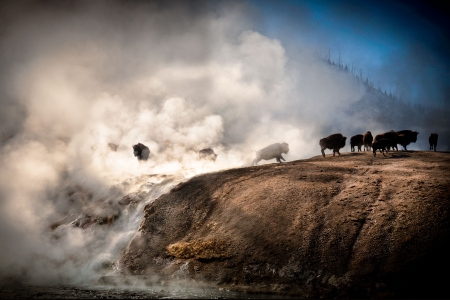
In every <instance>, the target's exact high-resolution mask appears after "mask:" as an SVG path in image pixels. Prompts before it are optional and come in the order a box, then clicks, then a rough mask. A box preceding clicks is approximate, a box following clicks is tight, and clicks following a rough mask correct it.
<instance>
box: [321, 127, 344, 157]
mask: <svg viewBox="0 0 450 300" xmlns="http://www.w3.org/2000/svg"><path fill="white" fill-rule="evenodd" d="M346 140H347V137H345V136H343V135H342V134H341V133H335V134H332V135H330V136H328V137H326V138H323V139H321V140H320V141H319V145H320V151H322V155H323V157H325V151H324V150H325V149H331V150H333V156H334V154H335V153H336V152H337V154H339V155H341V153H339V149H341V148H344V147H345V141H346Z"/></svg>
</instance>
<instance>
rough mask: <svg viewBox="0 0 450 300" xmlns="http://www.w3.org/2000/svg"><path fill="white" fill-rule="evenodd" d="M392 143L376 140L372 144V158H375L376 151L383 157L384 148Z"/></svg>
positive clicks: (385, 140) (386, 140)
mask: <svg viewBox="0 0 450 300" xmlns="http://www.w3.org/2000/svg"><path fill="white" fill-rule="evenodd" d="M391 143H392V141H390V140H388V139H378V140H376V141H375V142H373V143H372V151H373V156H377V150H380V152H381V153H382V154H383V156H386V155H384V152H385V151H386V152H387V150H386V147H388V146H389V145H390V144H391Z"/></svg>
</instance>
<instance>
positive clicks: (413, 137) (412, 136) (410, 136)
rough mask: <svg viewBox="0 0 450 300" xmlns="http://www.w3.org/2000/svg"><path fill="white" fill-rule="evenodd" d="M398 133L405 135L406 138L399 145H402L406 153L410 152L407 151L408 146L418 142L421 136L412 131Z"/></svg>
mask: <svg viewBox="0 0 450 300" xmlns="http://www.w3.org/2000/svg"><path fill="white" fill-rule="evenodd" d="M397 133H398V134H403V135H404V138H403V139H402V141H401V142H400V143H399V144H400V145H402V146H403V148H405V151H407V150H408V149H406V146H408V145H409V144H411V143H415V142H417V135H418V134H419V133H418V132H417V131H412V130H400V131H397Z"/></svg>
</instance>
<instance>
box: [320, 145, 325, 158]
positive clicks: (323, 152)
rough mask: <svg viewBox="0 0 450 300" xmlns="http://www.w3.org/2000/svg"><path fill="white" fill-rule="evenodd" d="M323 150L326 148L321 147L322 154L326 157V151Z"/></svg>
mask: <svg viewBox="0 0 450 300" xmlns="http://www.w3.org/2000/svg"><path fill="white" fill-rule="evenodd" d="M323 150H325V148H324V147H320V151H321V152H322V156H323V157H325V151H323Z"/></svg>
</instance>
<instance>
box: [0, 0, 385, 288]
mask: <svg viewBox="0 0 450 300" xmlns="http://www.w3.org/2000/svg"><path fill="white" fill-rule="evenodd" d="M58 3H59V4H58ZM26 4H27V5H24V6H22V5H17V4H16V5H14V4H10V6H9V7H7V11H8V12H11V14H12V16H10V17H9V18H7V19H6V21H5V20H4V21H3V22H4V23H5V24H6V25H8V26H5V27H3V26H2V27H3V29H2V32H1V40H0V42H1V47H0V62H1V63H2V74H1V77H0V79H1V80H0V86H1V94H0V97H1V105H2V110H1V113H0V114H1V115H0V117H1V118H0V124H1V132H0V134H1V138H2V141H1V143H2V144H1V148H0V165H1V166H2V168H1V169H0V197H1V204H0V205H1V210H0V213H1V215H0V234H1V235H0V236H1V238H2V244H3V246H2V250H1V255H0V257H1V258H0V276H2V277H8V276H13V277H18V278H21V279H23V280H26V281H28V282H53V283H55V282H59V281H62V282H67V281H69V282H77V281H81V280H82V278H84V279H85V280H86V279H88V280H90V279H91V278H92V277H93V276H94V277H95V274H96V273H95V271H96V270H97V269H98V266H99V265H101V264H102V263H103V262H108V261H114V259H117V258H118V255H119V253H120V251H121V249H122V248H123V247H124V246H125V245H126V243H127V242H128V241H129V240H130V239H131V236H132V235H133V234H134V233H135V231H136V229H137V227H138V225H139V222H140V219H141V218H140V216H141V215H140V214H139V208H138V209H137V210H136V211H129V212H126V214H128V219H126V218H124V217H121V218H120V219H119V221H120V220H122V221H120V222H119V221H118V222H116V223H115V224H114V225H113V226H115V227H113V228H112V229H102V228H100V229H99V228H96V229H95V230H82V229H80V228H74V227H70V226H66V227H64V226H62V227H61V228H58V230H59V231H58V230H57V231H51V230H50V229H49V227H50V225H51V224H52V222H55V221H57V220H59V219H62V218H69V219H70V218H72V219H73V218H74V217H76V216H77V215H78V214H80V213H83V212H86V211H88V210H95V209H100V208H99V207H101V204H102V203H103V202H102V201H103V200H104V199H109V198H114V197H116V198H118V199H120V197H121V196H123V195H125V194H127V193H130V192H136V191H142V190H145V189H146V190H147V191H150V190H151V189H150V188H148V186H146V184H148V183H149V182H150V181H151V180H150V181H149V179H148V178H149V177H146V175H148V174H160V175H162V174H164V175H170V176H173V178H175V179H174V181H172V183H170V182H163V181H162V179H161V178H162V177H154V178H157V179H155V180H156V181H155V180H154V181H153V182H150V185H157V186H158V190H157V191H153V194H148V195H149V196H148V199H147V201H150V200H152V199H154V198H156V197H157V196H158V195H159V194H161V193H163V192H164V191H166V190H167V189H168V188H170V186H171V184H174V183H175V182H176V181H177V180H178V181H179V180H184V179H185V178H189V177H191V176H194V175H196V174H200V173H204V172H211V171H216V170H221V169H226V168H234V167H241V166H247V165H249V164H250V163H251V161H252V159H253V158H254V152H253V151H252V150H259V149H261V148H263V147H265V146H267V145H269V144H272V143H275V142H287V143H288V144H289V147H290V152H289V153H288V154H287V155H285V158H286V159H287V160H288V161H289V160H297V159H302V158H308V157H311V156H316V155H320V152H319V146H318V141H319V139H320V138H321V137H324V136H327V135H329V134H331V133H335V132H342V133H343V134H344V135H346V136H347V137H348V138H350V136H351V135H353V134H356V133H364V132H365V131H367V130H372V132H376V131H377V130H378V131H380V132H382V131H386V130H390V129H391V128H382V125H379V124H361V123H359V124H358V122H355V120H348V119H347V118H346V117H345V114H344V113H343V112H342V108H343V107H346V106H347V105H350V104H352V103H354V102H356V101H358V100H359V99H361V97H362V96H363V95H364V93H365V90H364V87H363V86H361V85H360V84H359V83H358V82H357V81H356V80H355V78H353V77H352V76H351V75H349V74H346V73H342V72H339V71H338V70H336V69H334V68H331V67H330V66H328V65H327V64H326V63H324V62H323V61H322V60H320V59H319V58H318V57H317V56H316V55H314V54H313V53H312V52H309V51H307V50H302V49H300V52H298V53H297V54H296V55H295V56H292V57H288V56H287V54H286V52H285V46H284V45H283V44H281V42H280V41H278V40H276V39H272V38H269V37H267V36H264V35H263V34H261V33H259V32H258V31H257V30H256V29H255V28H256V27H257V23H256V22H257V21H250V20H249V18H248V17H247V16H248V15H251V14H252V9H251V7H248V6H246V5H245V3H242V2H230V1H227V2H226V3H222V2H216V3H211V2H189V3H185V2H176V4H174V3H172V2H166V1H164V2H158V1H155V2H142V3H141V2H133V3H129V2H111V1H108V2H100V1H94V2H92V1H91V2H81V1H77V2H74V3H66V2H50V4H44V5H38V4H37V3H36V2H29V3H26ZM255 20H257V18H256V19H255ZM305 49H307V48H306V47H305ZM138 142H141V143H143V144H145V145H147V146H148V147H149V148H150V151H151V155H150V158H149V160H148V161H146V162H139V161H138V160H137V159H136V158H135V157H134V156H133V152H132V147H131V146H132V145H133V144H136V143H138ZM108 143H115V144H117V145H118V149H117V151H116V152H114V151H111V150H110V149H109V148H108V146H107V144H108ZM203 148H213V149H214V151H215V152H216V153H217V154H218V157H217V160H216V162H209V161H200V160H199V159H198V154H197V152H198V151H199V150H200V149H203ZM261 163H264V161H263V162H261ZM261 163H260V164H261ZM266 163H269V162H266ZM133 178H134V179H133ZM152 180H153V179H152ZM112 186H114V187H115V189H111V187H112ZM73 187H78V188H79V189H82V190H85V191H88V192H89V193H91V194H92V195H91V198H90V199H94V200H95V201H94V200H93V201H92V203H89V202H86V201H85V200H79V201H78V200H77V201H78V202H77V201H75V202H74V200H73V199H71V198H70V196H68V192H67V191H68V189H70V188H73ZM150 195H151V196H150ZM141 210H142V207H141ZM126 220H127V221H126ZM118 228H121V229H120V230H119V229H118ZM115 230H116V231H115ZM55 232H56V233H55ZM105 245H109V246H105Z"/></svg>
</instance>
